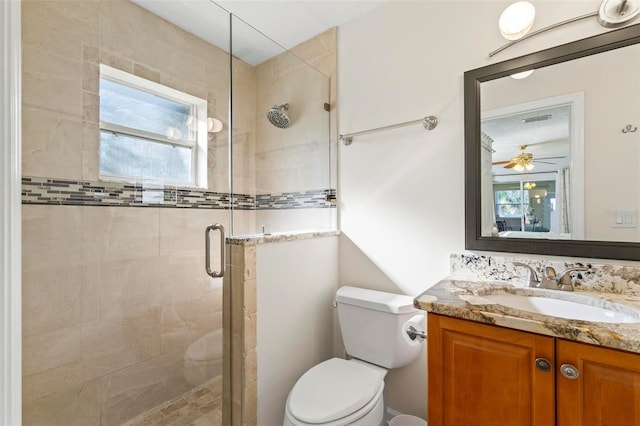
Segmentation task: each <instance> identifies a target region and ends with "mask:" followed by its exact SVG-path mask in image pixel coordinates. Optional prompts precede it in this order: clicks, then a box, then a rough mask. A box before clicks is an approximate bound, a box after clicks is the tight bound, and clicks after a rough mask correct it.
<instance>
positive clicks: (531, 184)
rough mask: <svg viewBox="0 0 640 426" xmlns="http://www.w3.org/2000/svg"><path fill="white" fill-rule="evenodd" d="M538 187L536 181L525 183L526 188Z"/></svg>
mask: <svg viewBox="0 0 640 426" xmlns="http://www.w3.org/2000/svg"><path fill="white" fill-rule="evenodd" d="M535 187H536V183H535V182H526V183H525V184H524V189H533V188H535Z"/></svg>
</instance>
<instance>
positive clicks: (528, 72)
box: [511, 70, 534, 80]
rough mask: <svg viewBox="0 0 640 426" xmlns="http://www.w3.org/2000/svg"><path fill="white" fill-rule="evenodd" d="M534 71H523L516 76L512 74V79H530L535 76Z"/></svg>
mask: <svg viewBox="0 0 640 426" xmlns="http://www.w3.org/2000/svg"><path fill="white" fill-rule="evenodd" d="M533 71H534V70H528V71H522V72H517V73H515V74H511V78H515V79H516V80H522V79H523V78H527V77H529V76H530V75H531V74H533Z"/></svg>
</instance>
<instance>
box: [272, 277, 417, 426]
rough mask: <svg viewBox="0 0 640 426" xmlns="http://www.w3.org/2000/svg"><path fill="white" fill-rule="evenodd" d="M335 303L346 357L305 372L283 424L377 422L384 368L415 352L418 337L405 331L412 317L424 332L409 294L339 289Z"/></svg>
mask: <svg viewBox="0 0 640 426" xmlns="http://www.w3.org/2000/svg"><path fill="white" fill-rule="evenodd" d="M336 304H337V307H338V318H339V320H340V330H341V332H342V340H343V342H344V345H345V349H346V351H347V354H349V356H350V357H351V359H350V360H344V359H341V358H332V359H330V360H328V361H324V362H322V363H320V364H318V365H316V366H315V367H313V368H311V369H310V370H308V371H307V372H306V373H304V375H303V376H302V377H300V379H298V381H297V382H296V384H295V385H294V387H293V389H291V392H289V397H288V398H287V405H286V410H285V418H284V426H310V425H314V426H342V425H361V426H374V425H382V424H383V422H384V398H383V390H384V377H385V376H386V374H387V371H388V369H391V368H398V367H403V366H405V365H407V364H409V363H411V362H412V361H413V360H414V359H415V358H416V357H417V356H418V354H419V353H420V345H421V343H422V340H423V339H421V338H419V337H418V338H416V339H415V340H412V339H410V338H409V336H408V335H407V334H406V332H405V330H406V328H407V326H408V323H410V324H411V325H415V324H416V321H417V322H418V323H419V327H420V328H419V329H420V330H424V313H423V312H422V311H419V310H417V309H415V308H414V307H413V298H412V297H410V296H404V295H398V294H391V293H384V292H380V291H374V290H366V289H362V288H357V287H341V288H340V289H339V290H338V291H337V293H336ZM414 328H418V327H414Z"/></svg>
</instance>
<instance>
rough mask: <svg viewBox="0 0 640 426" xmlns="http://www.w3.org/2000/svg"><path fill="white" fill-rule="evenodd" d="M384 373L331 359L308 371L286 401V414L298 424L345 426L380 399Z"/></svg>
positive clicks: (370, 366) (369, 367)
mask: <svg viewBox="0 0 640 426" xmlns="http://www.w3.org/2000/svg"><path fill="white" fill-rule="evenodd" d="M385 374H386V370H384V369H383V368H380V367H377V366H374V365H371V364H367V363H364V362H361V361H357V360H350V361H347V360H344V359H341V358H332V359H330V360H327V361H324V362H322V363H320V364H318V365H316V366H315V367H313V368H311V369H310V370H308V371H307V372H306V373H305V374H304V375H303V376H302V377H301V378H300V379H299V380H298V382H296V384H295V386H294V387H293V389H292V390H291V392H290V394H289V398H288V399H287V415H289V416H291V417H293V418H295V420H296V422H297V423H298V424H301V425H305V424H313V425H338V424H349V423H351V422H353V421H355V420H357V419H358V418H360V417H363V416H364V415H366V414H367V413H368V412H370V411H371V410H372V409H373V408H374V407H376V405H377V404H378V403H379V402H380V401H381V400H382V392H383V390H384V376H385Z"/></svg>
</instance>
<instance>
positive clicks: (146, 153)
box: [99, 65, 207, 187]
mask: <svg viewBox="0 0 640 426" xmlns="http://www.w3.org/2000/svg"><path fill="white" fill-rule="evenodd" d="M206 123H207V101H206V100H203V99H199V98H196V97H194V96H191V95H188V94H186V93H183V92H180V91H177V90H174V89H171V88H169V87H166V86H163V85H161V84H158V83H155V82H153V81H149V80H146V79H143V78H140V77H138V76H135V75H132V74H129V73H126V72H124V71H120V70H117V69H115V68H111V67H108V66H106V65H101V66H100V157H99V163H100V178H101V179H103V180H124V181H129V182H135V181H140V180H145V181H157V182H159V183H169V184H171V185H176V186H190V187H195V186H200V187H205V186H206V153H207V124H206Z"/></svg>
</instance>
